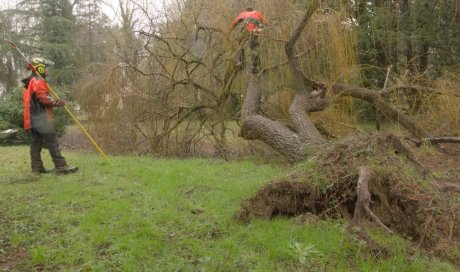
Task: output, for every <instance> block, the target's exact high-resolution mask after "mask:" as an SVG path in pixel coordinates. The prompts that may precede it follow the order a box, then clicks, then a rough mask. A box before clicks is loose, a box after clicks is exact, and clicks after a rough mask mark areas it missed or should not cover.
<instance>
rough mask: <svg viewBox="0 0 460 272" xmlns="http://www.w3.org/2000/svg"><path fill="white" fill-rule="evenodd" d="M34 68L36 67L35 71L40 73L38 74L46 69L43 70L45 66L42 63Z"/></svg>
mask: <svg viewBox="0 0 460 272" xmlns="http://www.w3.org/2000/svg"><path fill="white" fill-rule="evenodd" d="M35 69H36V70H37V72H38V73H40V74H44V73H45V71H46V70H45V66H44V65H41V64H39V65H37V66H35Z"/></svg>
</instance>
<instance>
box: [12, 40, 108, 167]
mask: <svg viewBox="0 0 460 272" xmlns="http://www.w3.org/2000/svg"><path fill="white" fill-rule="evenodd" d="M6 41H7V42H9V43H10V44H11V46H12V47H13V48H15V49H16V50H18V52H19V54H21V56H22V57H23V58H24V59H25V60H26V61H27V63H28V64H30V62H29V60H28V59H27V58H26V56H25V55H24V54H23V53H22V52H21V50H19V48H18V47H17V46H16V44H15V43H14V42H12V41H9V40H6ZM32 67H33V66H32ZM34 72H36V71H34ZM35 74H36V75H38V76H39V77H40V78H41V79H44V78H43V77H42V76H41V75H40V74H39V73H35ZM48 88H49V91H50V93H51V94H52V95H53V96H54V97H55V98H56V99H60V98H59V96H58V94H57V93H56V92H55V91H54V90H53V88H51V86H50V85H48ZM64 109H65V112H66V113H67V114H68V115H69V116H70V117H71V118H72V120H73V121H74V122H75V124H77V125H78V127H79V128H80V130H81V131H82V132H83V134H85V136H86V138H88V140H89V141H90V142H91V143H92V144H93V146H94V147H95V148H96V149H97V151H99V153H100V154H101V156H102V157H103V158H104V159H105V160H106V161H107V162H108V163H111V161H110V159H109V157H107V155H106V154H105V153H104V151H102V149H101V148H100V147H99V145H98V144H97V143H96V141H95V140H94V139H93V137H91V135H89V133H88V131H87V130H86V129H85V128H84V127H83V125H82V124H81V123H80V121H78V119H77V117H75V115H73V113H72V112H71V111H70V110H69V108H68V107H67V105H64Z"/></svg>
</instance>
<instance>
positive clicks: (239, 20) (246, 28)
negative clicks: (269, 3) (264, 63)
mask: <svg viewBox="0 0 460 272" xmlns="http://www.w3.org/2000/svg"><path fill="white" fill-rule="evenodd" d="M267 24H268V21H267V20H266V19H265V18H264V17H263V16H262V14H261V13H260V12H259V11H257V10H254V9H252V8H247V9H246V10H245V11H243V12H241V13H240V14H239V15H238V17H236V18H235V20H233V22H232V24H231V25H230V30H232V29H234V28H235V27H236V26H238V25H239V26H240V29H239V36H238V38H237V41H238V49H237V51H236V66H237V67H240V68H241V67H243V65H244V63H245V56H244V47H245V45H246V43H247V42H249V51H250V53H251V72H252V73H257V72H258V70H259V66H260V56H259V40H258V37H257V33H259V32H261V31H262V30H263V27H264V25H267Z"/></svg>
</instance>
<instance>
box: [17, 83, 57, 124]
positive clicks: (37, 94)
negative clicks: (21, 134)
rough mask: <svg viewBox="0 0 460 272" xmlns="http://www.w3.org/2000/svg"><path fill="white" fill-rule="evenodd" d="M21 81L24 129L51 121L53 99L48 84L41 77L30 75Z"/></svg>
mask: <svg viewBox="0 0 460 272" xmlns="http://www.w3.org/2000/svg"><path fill="white" fill-rule="evenodd" d="M23 82H24V89H23V92H22V98H23V104H24V129H25V130H29V129H31V128H32V127H34V125H35V126H36V125H37V124H43V122H46V123H48V122H50V121H51V118H52V117H53V103H54V102H55V101H54V100H53V99H51V96H50V94H49V90H48V84H47V83H46V80H44V79H43V78H39V77H36V76H30V77H29V78H27V79H25V80H24V81H23Z"/></svg>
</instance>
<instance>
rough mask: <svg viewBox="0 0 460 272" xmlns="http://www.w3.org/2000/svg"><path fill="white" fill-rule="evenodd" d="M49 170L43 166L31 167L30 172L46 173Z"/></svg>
mask: <svg viewBox="0 0 460 272" xmlns="http://www.w3.org/2000/svg"><path fill="white" fill-rule="evenodd" d="M50 172H51V171H50V170H47V169H45V168H44V167H41V168H32V173H34V174H48V173H50Z"/></svg>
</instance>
